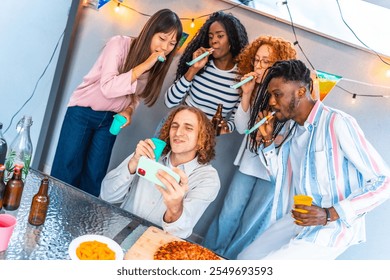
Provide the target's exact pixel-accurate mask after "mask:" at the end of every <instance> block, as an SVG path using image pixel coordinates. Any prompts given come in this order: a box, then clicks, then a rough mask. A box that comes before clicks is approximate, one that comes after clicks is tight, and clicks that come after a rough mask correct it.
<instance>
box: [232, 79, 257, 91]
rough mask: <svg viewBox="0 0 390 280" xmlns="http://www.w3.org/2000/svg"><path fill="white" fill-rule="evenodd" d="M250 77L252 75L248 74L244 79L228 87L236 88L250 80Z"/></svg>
mask: <svg viewBox="0 0 390 280" xmlns="http://www.w3.org/2000/svg"><path fill="white" fill-rule="evenodd" d="M252 79H253V76H249V77H247V78H246V79H244V80H242V81H241V82H239V83H237V84H234V85H231V86H230V88H234V89H237V88H239V87H240V86H242V85H243V84H246V83H247V82H249V81H251V80H252Z"/></svg>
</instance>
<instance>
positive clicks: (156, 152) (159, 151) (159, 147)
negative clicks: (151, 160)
mask: <svg viewBox="0 0 390 280" xmlns="http://www.w3.org/2000/svg"><path fill="white" fill-rule="evenodd" d="M152 141H153V144H154V145H155V146H156V148H155V149H154V157H155V158H156V161H158V160H159V158H160V156H161V154H162V152H163V151H164V148H165V146H166V145H167V143H165V141H163V140H161V139H158V138H154V137H153V138H152Z"/></svg>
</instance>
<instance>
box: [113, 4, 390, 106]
mask: <svg viewBox="0 0 390 280" xmlns="http://www.w3.org/2000/svg"><path fill="white" fill-rule="evenodd" d="M112 1H113V2H115V3H117V6H116V9H117V8H118V9H119V8H120V7H124V8H126V9H129V10H132V11H134V12H136V13H138V14H140V15H143V16H147V17H151V15H150V14H146V13H143V12H140V11H138V10H136V9H134V8H132V7H130V6H129V5H127V4H125V3H123V2H124V0H112ZM241 2H243V1H241ZM336 2H337V4H338V7H339V12H340V16H341V18H342V21H343V23H344V24H345V25H346V26H347V27H348V28H349V30H350V31H351V32H352V33H353V34H354V36H355V37H356V38H357V39H358V40H359V41H360V42H361V43H362V44H363V45H364V46H365V47H366V48H367V49H369V50H371V51H372V52H374V53H375V54H376V55H377V56H378V57H379V58H380V59H381V61H382V62H383V63H385V64H387V65H390V64H389V63H387V62H386V61H384V60H383V58H382V57H381V56H380V55H379V54H378V53H377V52H375V51H374V50H372V49H371V48H369V47H368V46H367V45H366V44H365V43H364V42H363V41H362V40H360V39H359V38H358V37H357V36H356V33H355V32H354V31H353V30H352V29H351V28H350V26H349V25H348V24H347V22H346V21H345V20H344V17H343V14H342V11H341V8H340V5H339V2H338V0H336ZM277 4H278V5H286V8H287V12H288V15H289V17H290V23H291V28H292V32H293V35H294V38H295V41H294V45H295V46H297V47H298V48H299V49H300V51H301V53H302V54H303V56H304V57H305V59H306V61H307V62H308V64H309V65H310V66H311V68H312V69H313V70H314V71H316V68H315V67H314V65H313V64H312V62H311V61H310V59H309V58H308V56H307V55H306V53H305V52H304V50H303V48H302V46H301V45H300V43H299V41H298V37H297V34H296V32H295V25H294V21H293V17H292V15H291V12H290V8H289V6H288V2H287V1H286V0H284V1H278V2H277ZM241 5H245V3H238V4H235V5H232V6H231V7H229V8H227V9H223V10H221V11H227V10H232V9H234V8H236V7H238V6H241ZM210 15H211V13H209V14H204V15H201V16H198V17H192V18H189V17H181V18H180V19H181V20H183V21H191V24H190V27H191V28H194V27H195V20H197V19H201V18H203V17H208V16H210ZM342 80H344V81H349V82H354V83H359V84H363V85H366V86H371V87H379V88H384V89H390V87H386V86H381V85H375V84H368V83H364V82H361V81H356V80H352V79H347V78H344V77H343V78H342ZM336 87H337V88H339V89H341V90H342V91H344V92H346V93H348V94H351V95H352V98H353V99H354V100H355V99H356V97H357V96H362V97H384V98H389V97H390V95H381V94H360V93H354V92H351V91H350V90H347V89H345V88H344V87H341V86H339V85H336Z"/></svg>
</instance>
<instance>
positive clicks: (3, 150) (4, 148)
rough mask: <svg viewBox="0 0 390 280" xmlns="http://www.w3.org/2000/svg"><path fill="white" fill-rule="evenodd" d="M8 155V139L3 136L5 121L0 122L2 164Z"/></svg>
mask: <svg viewBox="0 0 390 280" xmlns="http://www.w3.org/2000/svg"><path fill="white" fill-rule="evenodd" d="M6 155H7V141H5V138H4V136H3V123H1V122H0V164H4V162H5V157H6Z"/></svg>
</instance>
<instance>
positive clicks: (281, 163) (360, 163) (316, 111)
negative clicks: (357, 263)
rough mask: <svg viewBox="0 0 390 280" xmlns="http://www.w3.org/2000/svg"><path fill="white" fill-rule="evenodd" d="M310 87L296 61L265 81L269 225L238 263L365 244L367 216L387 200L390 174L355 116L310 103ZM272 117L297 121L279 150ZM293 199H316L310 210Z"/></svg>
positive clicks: (324, 255) (330, 254) (329, 254)
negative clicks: (269, 114)
mask: <svg viewBox="0 0 390 280" xmlns="http://www.w3.org/2000/svg"><path fill="white" fill-rule="evenodd" d="M311 89H312V80H311V78H310V70H309V69H308V68H307V67H306V66H305V65H304V63H303V62H301V61H299V60H290V61H280V62H277V63H275V64H274V66H273V67H272V68H271V69H270V71H269V72H268V74H267V76H266V77H265V79H264V84H263V87H262V89H261V91H263V93H264V92H265V91H268V97H269V101H268V105H269V107H270V110H272V111H274V112H275V115H274V118H273V119H271V120H270V121H269V122H268V123H266V124H264V125H263V126H261V127H260V129H259V132H258V137H260V139H261V141H262V143H263V144H262V145H261V146H260V150H259V154H260V159H261V160H262V162H263V164H264V165H265V166H266V167H267V170H268V172H269V174H270V176H271V179H272V180H273V181H274V183H275V196H274V200H273V208H272V214H271V220H272V226H271V227H270V228H269V229H268V230H267V231H265V232H264V233H263V234H262V235H261V236H259V237H258V238H257V239H256V240H254V241H253V243H252V244H251V245H249V246H248V247H247V248H246V249H245V250H244V251H243V252H241V253H240V255H239V256H238V258H239V259H335V258H337V256H339V255H340V254H341V253H343V252H344V251H345V250H346V249H347V248H348V247H350V246H351V245H354V244H358V243H361V242H364V241H365V239H366V236H365V214H366V213H367V212H369V211H370V210H372V209H373V208H375V207H377V206H378V205H380V204H381V203H383V202H384V201H386V200H387V199H388V198H389V196H390V169H389V167H388V165H387V164H386V163H385V162H384V160H383V159H382V158H381V156H380V155H379V154H378V152H377V151H376V150H375V149H374V148H373V147H372V146H371V144H370V143H369V142H368V141H367V139H366V138H365V136H364V134H363V132H362V130H361V129H360V127H359V126H358V124H357V123H356V121H355V119H354V118H353V117H351V116H350V115H348V114H346V113H344V112H341V111H339V110H336V109H333V108H330V107H327V106H325V105H324V104H323V103H322V102H321V101H319V100H318V101H315V100H313V99H312V97H311V94H310V93H311ZM260 94H261V93H260ZM260 114H261V113H260ZM260 117H263V115H262V114H261V116H260ZM275 119H276V120H278V121H287V120H292V121H291V122H289V129H287V131H288V132H289V133H288V134H287V135H286V136H285V139H284V141H283V142H282V144H281V145H279V146H278V147H277V149H278V150H276V147H275V144H274V143H273V138H272V133H273V126H274V123H275ZM252 138H255V136H252ZM296 194H305V195H308V196H311V197H312V198H313V203H312V205H311V206H304V205H293V199H292V198H293V196H294V195H296ZM297 209H303V210H306V211H307V212H306V213H301V212H299V211H296V210H297Z"/></svg>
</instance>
